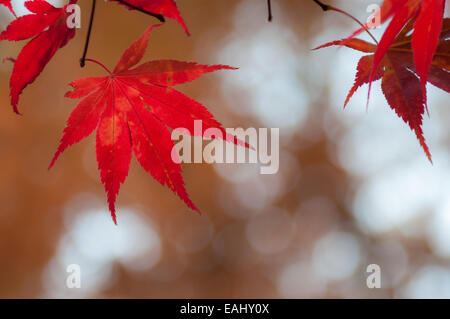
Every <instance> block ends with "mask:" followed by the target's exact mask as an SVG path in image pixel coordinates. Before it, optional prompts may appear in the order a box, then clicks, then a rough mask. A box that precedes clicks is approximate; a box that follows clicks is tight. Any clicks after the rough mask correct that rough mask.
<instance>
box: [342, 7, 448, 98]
mask: <svg viewBox="0 0 450 319" xmlns="http://www.w3.org/2000/svg"><path fill="white" fill-rule="evenodd" d="M445 2H446V0H384V2H383V4H382V5H381V8H380V12H379V14H380V18H381V23H384V22H386V21H387V20H388V19H390V18H392V20H391V22H390V23H389V25H388V27H387V28H386V31H385V32H384V34H383V36H382V38H381V40H380V43H379V45H378V46H377V49H376V51H375V55H374V57H373V67H372V69H371V73H370V75H369V95H370V88H371V84H372V81H373V80H374V79H375V77H376V70H377V69H378V66H379V65H380V63H381V61H382V60H383V58H384V57H385V56H386V54H387V52H388V50H389V48H390V46H391V45H392V44H393V43H394V40H395V39H396V37H397V35H398V34H399V33H400V31H401V30H402V29H403V28H404V27H405V25H406V24H407V23H408V22H410V21H412V20H414V31H413V34H412V49H413V52H414V64H415V69H416V73H417V75H418V76H419V77H420V84H421V87H422V91H423V98H424V102H425V106H426V104H427V97H426V83H427V78H428V73H429V71H430V67H431V62H432V60H433V56H434V53H435V52H436V48H437V46H438V43H439V36H440V33H441V28H442V21H443V18H444V10H445ZM367 27H368V25H366V26H365V27H364V28H360V29H359V30H357V31H356V32H354V33H353V34H352V36H351V37H353V36H355V35H356V34H358V33H360V32H362V31H363V30H364V29H365V28H367Z"/></svg>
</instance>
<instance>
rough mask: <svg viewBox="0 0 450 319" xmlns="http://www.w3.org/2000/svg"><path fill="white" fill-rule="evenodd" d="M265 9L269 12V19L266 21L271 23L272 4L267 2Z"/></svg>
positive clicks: (269, 1)
mask: <svg viewBox="0 0 450 319" xmlns="http://www.w3.org/2000/svg"><path fill="white" fill-rule="evenodd" d="M267 9H268V10H269V18H268V19H267V20H269V22H270V21H272V18H273V16H272V2H271V0H267Z"/></svg>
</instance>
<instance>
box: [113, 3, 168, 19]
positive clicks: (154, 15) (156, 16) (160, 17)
mask: <svg viewBox="0 0 450 319" xmlns="http://www.w3.org/2000/svg"><path fill="white" fill-rule="evenodd" d="M117 2H120V3H122V4H124V5H126V6H128V7H130V8H132V9H134V10H137V11H139V12H142V13H145V14H148V15H149V16H152V17H155V18H156V19H158V20H159V21H161V22H166V19H164V16H163V15H161V14H156V13H152V12H149V11H146V10H144V9H141V8H139V7H137V6H135V5H132V4H130V3H128V2H127V1H124V0H117Z"/></svg>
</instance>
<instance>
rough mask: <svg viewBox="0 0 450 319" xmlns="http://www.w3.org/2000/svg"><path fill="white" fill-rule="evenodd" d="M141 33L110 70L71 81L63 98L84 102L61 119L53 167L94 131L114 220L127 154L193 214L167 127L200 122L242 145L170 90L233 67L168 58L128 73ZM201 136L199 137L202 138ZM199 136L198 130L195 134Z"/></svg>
mask: <svg viewBox="0 0 450 319" xmlns="http://www.w3.org/2000/svg"><path fill="white" fill-rule="evenodd" d="M153 28H154V26H152V27H149V28H148V29H147V30H146V32H145V33H144V34H143V35H142V36H141V37H140V38H139V39H138V40H136V41H135V42H134V43H132V45H131V46H130V47H129V48H128V49H127V50H126V51H125V52H124V53H123V55H122V57H121V58H120V60H119V62H118V63H117V65H116V67H115V69H114V71H113V72H110V71H109V70H108V69H107V68H106V67H104V66H103V65H102V64H101V63H100V62H97V61H95V60H91V59H86V61H90V62H95V63H97V64H99V65H101V66H102V67H103V68H104V69H105V70H106V71H107V72H108V73H109V74H108V75H107V76H104V77H86V78H82V79H78V80H76V81H74V82H72V83H71V84H70V85H71V86H72V87H73V88H74V90H73V91H71V92H68V93H67V94H66V97H69V98H73V99H79V98H84V99H83V100H82V101H81V102H80V103H79V104H78V105H77V107H76V108H75V109H74V111H73V112H72V114H71V115H70V117H69V119H68V121H67V127H66V128H65V129H64V133H63V137H62V138H61V142H60V145H59V148H58V150H57V151H56V153H55V156H54V157H53V160H52V162H51V164H50V167H52V166H53V164H54V163H55V161H56V160H57V158H58V157H59V155H60V154H61V153H62V152H63V151H64V150H65V149H66V148H67V147H69V146H71V145H73V144H75V143H77V142H79V141H81V140H82V139H84V138H85V137H87V136H89V135H90V134H91V133H92V132H93V131H94V130H95V129H96V128H97V139H96V145H97V147H96V152H97V161H98V168H99V170H100V176H101V180H102V183H103V184H104V185H105V191H106V193H107V197H108V203H109V209H110V211H111V215H112V218H113V220H114V222H116V215H115V205H114V203H115V200H116V196H117V194H118V192H119V188H120V185H121V184H122V183H123V182H124V181H125V178H126V176H127V175H128V169H129V164H130V160H131V153H132V152H133V153H134V155H135V156H136V159H137V160H138V162H139V163H140V164H141V166H142V167H143V168H144V169H145V170H146V171H147V172H150V174H151V175H152V176H153V177H154V178H155V179H156V180H157V181H158V182H159V183H161V184H162V185H166V186H167V187H168V188H170V189H171V190H172V191H173V192H175V193H176V194H177V195H178V196H179V197H180V198H181V199H182V200H183V201H184V202H185V203H186V205H187V206H188V207H190V208H191V209H193V210H195V211H197V212H198V209H197V207H196V206H195V205H194V204H193V203H192V201H191V200H190V199H189V196H188V194H187V192H186V190H185V188H184V181H183V178H182V176H181V166H180V165H179V164H177V163H175V162H174V161H173V160H172V158H171V152H172V148H173V146H174V144H173V141H172V140H171V133H170V131H169V128H171V129H176V128H180V127H181V128H187V129H188V130H189V131H190V132H191V133H193V132H194V129H193V128H194V120H202V126H203V132H204V131H205V130H206V129H208V128H219V129H220V130H221V132H222V133H223V134H224V135H223V136H226V140H227V141H229V142H234V143H235V144H238V145H245V146H247V145H246V144H245V143H243V142H242V141H240V140H237V139H236V138H235V137H234V136H231V135H229V134H226V135H225V130H224V129H223V128H222V127H221V124H220V123H219V122H217V121H216V120H215V119H214V118H213V116H212V115H211V113H209V112H208V110H207V109H206V108H205V107H204V106H203V105H201V104H200V103H198V102H196V101H195V100H193V99H191V98H189V97H187V96H186V95H184V94H182V93H180V92H178V91H176V90H174V89H173V88H171V86H173V85H176V84H181V83H186V82H189V81H192V80H194V79H196V78H198V77H200V76H201V75H202V74H204V73H208V72H213V71H216V70H222V69H233V68H231V67H229V66H225V65H212V66H207V65H200V64H196V63H188V62H180V61H174V60H157V61H150V62H146V63H143V64H141V65H140V66H137V67H135V68H134V69H130V68H132V67H133V66H135V65H136V64H137V63H139V61H140V60H141V59H142V57H143V55H144V53H145V50H146V48H147V45H148V38H149V34H150V31H151V30H152V29H153ZM203 132H202V134H203ZM198 133H200V132H198Z"/></svg>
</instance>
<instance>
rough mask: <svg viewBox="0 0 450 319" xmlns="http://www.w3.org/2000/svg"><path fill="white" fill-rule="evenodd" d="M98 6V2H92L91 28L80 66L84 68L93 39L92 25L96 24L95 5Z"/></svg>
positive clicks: (94, 0)
mask: <svg viewBox="0 0 450 319" xmlns="http://www.w3.org/2000/svg"><path fill="white" fill-rule="evenodd" d="M96 4H97V0H92V9H91V17H90V20H89V28H88V33H87V37H86V43H85V44H84V51H83V56H82V57H81V59H80V66H81V67H82V68H83V67H84V66H85V65H86V55H87V52H88V48H89V41H90V39H91V32H92V24H93V23H94V15H95V5H96Z"/></svg>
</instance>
